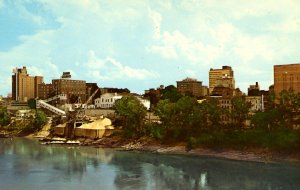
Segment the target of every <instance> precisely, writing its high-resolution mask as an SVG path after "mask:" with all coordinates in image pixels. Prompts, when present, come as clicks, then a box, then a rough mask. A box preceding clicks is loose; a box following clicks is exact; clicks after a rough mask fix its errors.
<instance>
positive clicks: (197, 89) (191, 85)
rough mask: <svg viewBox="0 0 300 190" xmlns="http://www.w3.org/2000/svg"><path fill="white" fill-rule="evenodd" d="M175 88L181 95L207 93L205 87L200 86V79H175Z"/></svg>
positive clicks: (203, 94)
mask: <svg viewBox="0 0 300 190" xmlns="http://www.w3.org/2000/svg"><path fill="white" fill-rule="evenodd" d="M177 90H178V92H180V93H181V94H183V95H192V96H195V97H202V96H206V95H207V87H206V86H202V82H201V81H198V80H197V79H192V78H186V79H184V80H182V81H177Z"/></svg>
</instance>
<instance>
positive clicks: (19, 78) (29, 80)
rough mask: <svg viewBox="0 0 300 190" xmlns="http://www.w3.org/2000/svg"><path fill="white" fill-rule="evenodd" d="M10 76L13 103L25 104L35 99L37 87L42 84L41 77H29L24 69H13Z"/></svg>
mask: <svg viewBox="0 0 300 190" xmlns="http://www.w3.org/2000/svg"><path fill="white" fill-rule="evenodd" d="M13 73H14V74H13V75H12V98H13V100H15V101H19V102H27V101H28V100H29V99H31V98H37V97H38V96H39V94H38V85H39V84H41V83H42V82H43V77H42V76H29V74H28V73H27V69H26V67H23V68H15V69H14V70H13Z"/></svg>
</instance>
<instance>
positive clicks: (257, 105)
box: [245, 96, 263, 114]
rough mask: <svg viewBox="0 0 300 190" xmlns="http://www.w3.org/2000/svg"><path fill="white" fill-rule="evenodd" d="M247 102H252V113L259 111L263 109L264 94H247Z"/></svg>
mask: <svg viewBox="0 0 300 190" xmlns="http://www.w3.org/2000/svg"><path fill="white" fill-rule="evenodd" d="M245 98H246V102H249V103H251V108H250V110H249V113H250V114H254V113H255V112H258V111H263V99H262V96H246V97H245Z"/></svg>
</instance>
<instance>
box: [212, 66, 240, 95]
mask: <svg viewBox="0 0 300 190" xmlns="http://www.w3.org/2000/svg"><path fill="white" fill-rule="evenodd" d="M216 86H224V87H228V88H232V89H234V88H235V80H234V73H233V70H232V68H231V67H230V66H223V67H222V69H210V70H209V94H211V93H212V92H213V90H214V88H215V87H216Z"/></svg>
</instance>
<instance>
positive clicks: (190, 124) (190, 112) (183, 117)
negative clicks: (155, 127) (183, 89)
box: [155, 96, 206, 138]
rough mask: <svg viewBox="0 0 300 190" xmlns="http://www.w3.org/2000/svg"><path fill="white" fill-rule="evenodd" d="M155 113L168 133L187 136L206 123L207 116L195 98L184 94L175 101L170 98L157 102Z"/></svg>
mask: <svg viewBox="0 0 300 190" xmlns="http://www.w3.org/2000/svg"><path fill="white" fill-rule="evenodd" d="M155 114H156V115H157V116H159V118H160V120H161V122H162V126H163V128H165V130H166V135H169V136H171V137H175V138H177V137H181V138H186V137H187V136H189V135H190V134H191V133H194V132H197V131H199V130H200V129H201V127H202V126H204V125H205V120H206V118H205V116H204V114H203V111H202V110H201V107H200V105H199V104H198V102H197V100H196V99H195V98H192V97H189V96H183V97H182V98H180V99H179V100H178V101H177V102H175V103H173V102H171V101H170V100H169V99H167V100H161V101H159V103H158V104H157V107H156V109H155Z"/></svg>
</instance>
